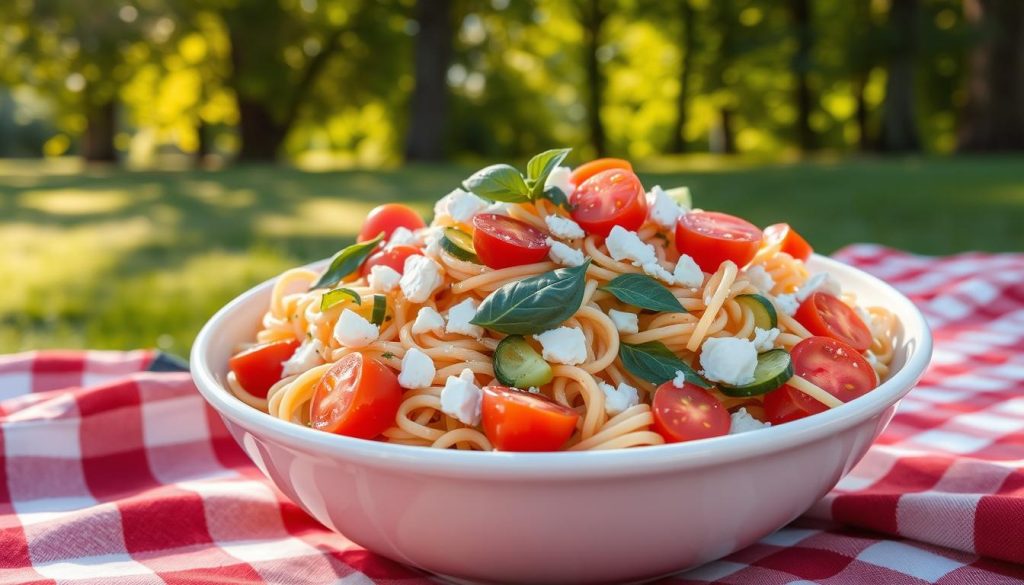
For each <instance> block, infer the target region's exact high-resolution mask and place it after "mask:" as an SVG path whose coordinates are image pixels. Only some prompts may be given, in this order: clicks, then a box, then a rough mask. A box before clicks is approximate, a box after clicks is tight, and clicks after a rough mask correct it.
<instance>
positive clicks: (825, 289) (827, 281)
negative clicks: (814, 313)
mask: <svg viewBox="0 0 1024 585" xmlns="http://www.w3.org/2000/svg"><path fill="white" fill-rule="evenodd" d="M816 292H822V293H825V294H829V295H832V296H834V297H838V296H840V295H842V294H843V287H842V286H840V284H839V281H838V280H836V279H835V278H833V277H832V275H831V274H829V273H827V272H819V273H817V274H815V275H814V276H812V277H810V278H808V279H807V282H805V283H804V285H803V286H801V287H800V288H799V290H797V291H796V300H797V301H799V302H801V303H802V302H804V301H806V300H807V299H808V298H809V297H810V296H811V295H813V294H814V293H816Z"/></svg>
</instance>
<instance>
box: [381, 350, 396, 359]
mask: <svg viewBox="0 0 1024 585" xmlns="http://www.w3.org/2000/svg"><path fill="white" fill-rule="evenodd" d="M380 357H382V358H384V359H386V360H390V359H394V357H395V354H393V353H391V352H390V351H385V352H384V353H382V354H380Z"/></svg>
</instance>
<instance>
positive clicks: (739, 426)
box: [729, 407, 772, 435]
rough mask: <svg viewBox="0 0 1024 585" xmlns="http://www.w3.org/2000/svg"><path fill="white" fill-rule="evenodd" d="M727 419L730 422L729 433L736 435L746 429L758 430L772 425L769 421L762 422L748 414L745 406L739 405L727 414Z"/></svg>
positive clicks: (746, 430) (744, 431)
mask: <svg viewBox="0 0 1024 585" xmlns="http://www.w3.org/2000/svg"><path fill="white" fill-rule="evenodd" d="M729 419H730V420H731V424H730V425H729V434H730V435H737V434H739V433H746V432H748V431H759V430H761V429H767V428H768V427H770V426H772V425H771V423H763V422H761V421H759V420H757V419H756V418H754V417H752V416H750V413H749V412H747V409H746V408H745V407H741V408H740V409H739V410H737V411H736V412H734V413H732V414H731V415H729Z"/></svg>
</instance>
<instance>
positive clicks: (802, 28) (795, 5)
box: [789, 0, 818, 152]
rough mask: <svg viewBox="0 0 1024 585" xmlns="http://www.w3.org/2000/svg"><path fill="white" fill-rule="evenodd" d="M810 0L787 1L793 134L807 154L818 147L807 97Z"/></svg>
mask: <svg viewBox="0 0 1024 585" xmlns="http://www.w3.org/2000/svg"><path fill="white" fill-rule="evenodd" d="M811 5H812V2H811V0H789V12H790V18H791V19H792V21H793V31H794V32H795V34H796V41H797V42H796V51H795V52H794V53H793V59H792V65H791V67H792V70H793V76H794V77H795V78H796V84H795V85H796V96H795V97H796V108H797V115H796V134H797V144H798V145H799V146H800V150H802V151H805V152H807V151H811V150H814V149H816V148H817V147H818V144H817V138H816V136H815V135H814V131H813V130H812V129H811V110H812V109H813V108H814V101H815V100H814V96H813V95H812V93H811V87H810V83H809V82H808V76H809V74H810V72H811V70H812V69H813V67H814V63H813V62H812V48H813V42H814V36H813V35H814V29H813V27H812V24H811V19H812V16H811Z"/></svg>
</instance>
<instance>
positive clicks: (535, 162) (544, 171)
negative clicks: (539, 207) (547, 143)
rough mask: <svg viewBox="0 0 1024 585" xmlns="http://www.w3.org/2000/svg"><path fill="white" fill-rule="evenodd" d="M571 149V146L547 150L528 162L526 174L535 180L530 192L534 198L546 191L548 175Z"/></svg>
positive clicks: (531, 179)
mask: <svg viewBox="0 0 1024 585" xmlns="http://www.w3.org/2000/svg"><path fill="white" fill-rule="evenodd" d="M571 150H572V149H571V148H556V149H552V150H545V151H544V152H542V153H540V154H538V155H537V156H535V157H533V158H531V159H530V162H528V163H526V176H527V178H529V179H530V181H532V182H533V187H532V190H531V193H530V195H531V196H532V198H533V199H536V198H538V197H540V196H541V195H542V194H543V193H544V183H546V182H547V180H548V175H550V174H551V171H553V170H555V167H557V166H558V165H559V164H561V162H562V161H563V160H565V157H566V156H568V155H569V151H571Z"/></svg>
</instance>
